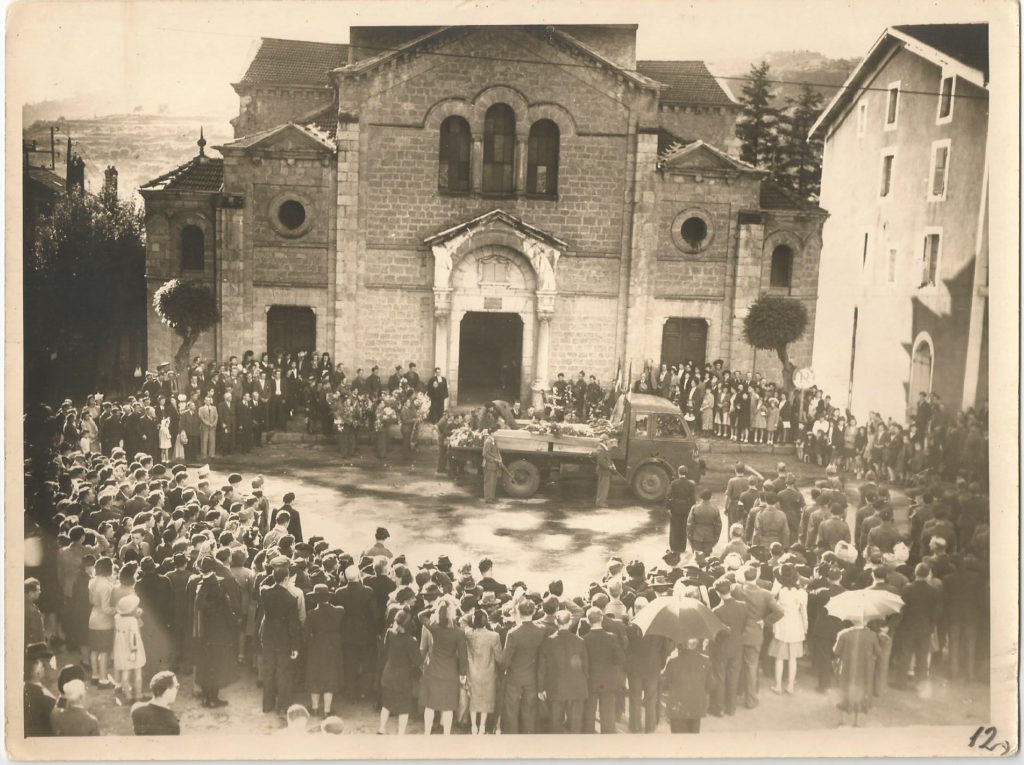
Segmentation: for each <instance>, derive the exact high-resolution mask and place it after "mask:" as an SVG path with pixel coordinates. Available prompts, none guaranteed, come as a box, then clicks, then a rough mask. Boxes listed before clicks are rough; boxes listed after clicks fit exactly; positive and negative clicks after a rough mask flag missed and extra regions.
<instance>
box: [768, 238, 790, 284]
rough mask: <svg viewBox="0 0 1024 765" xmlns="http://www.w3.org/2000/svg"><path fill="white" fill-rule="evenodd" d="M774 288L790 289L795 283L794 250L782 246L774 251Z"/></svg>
mask: <svg viewBox="0 0 1024 765" xmlns="http://www.w3.org/2000/svg"><path fill="white" fill-rule="evenodd" d="M769 283H770V284H771V286H772V287H783V288H785V289H789V288H790V286H791V285H792V283H793V250H792V249H790V248H789V246H788V245H785V244H780V245H779V246H778V247H776V248H775V249H774V250H773V251H772V274H771V281H770V282H769Z"/></svg>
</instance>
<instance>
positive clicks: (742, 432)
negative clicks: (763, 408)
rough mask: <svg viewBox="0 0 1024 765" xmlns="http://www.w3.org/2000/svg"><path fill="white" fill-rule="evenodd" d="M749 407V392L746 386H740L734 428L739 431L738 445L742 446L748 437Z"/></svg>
mask: <svg viewBox="0 0 1024 765" xmlns="http://www.w3.org/2000/svg"><path fill="white" fill-rule="evenodd" d="M750 407H751V401H750V390H749V389H748V388H747V386H746V385H741V386H740V389H739V392H738V394H737V402H736V426H737V429H738V430H739V433H738V435H739V440H740V443H743V444H745V443H747V439H748V438H749V437H750ZM734 435H735V434H734Z"/></svg>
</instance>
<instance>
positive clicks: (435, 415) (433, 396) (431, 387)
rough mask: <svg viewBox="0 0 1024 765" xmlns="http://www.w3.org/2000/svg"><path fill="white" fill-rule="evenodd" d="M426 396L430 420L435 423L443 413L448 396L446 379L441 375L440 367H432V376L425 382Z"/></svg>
mask: <svg viewBox="0 0 1024 765" xmlns="http://www.w3.org/2000/svg"><path fill="white" fill-rule="evenodd" d="M427 397H428V398H429V399H430V416H429V417H427V419H428V420H430V422H433V423H437V421H438V420H440V419H441V415H442V414H444V402H445V399H447V398H448V380H447V379H446V378H444V377H442V376H441V367H434V376H433V377H431V378H430V381H429V382H428V383H427Z"/></svg>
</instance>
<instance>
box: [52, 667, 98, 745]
mask: <svg viewBox="0 0 1024 765" xmlns="http://www.w3.org/2000/svg"><path fill="white" fill-rule="evenodd" d="M50 723H51V725H52V726H53V733H54V735H55V736H98V735H100V725H99V722H98V721H97V720H96V718H95V717H93V716H92V715H91V714H90V713H89V712H88V710H87V709H86V708H85V681H84V680H82V679H79V678H75V679H73V680H67V681H65V682H64V687H63V689H62V690H61V699H60V701H59V702H58V706H55V707H54V709H53V713H52V714H51V715H50Z"/></svg>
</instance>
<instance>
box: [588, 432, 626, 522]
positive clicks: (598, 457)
mask: <svg viewBox="0 0 1024 765" xmlns="http://www.w3.org/2000/svg"><path fill="white" fill-rule="evenodd" d="M590 457H591V459H593V460H594V462H595V463H597V496H596V497H595V499H594V507H608V490H609V489H610V488H611V484H612V475H617V476H619V478H622V479H623V480H625V478H624V476H623V475H622V473H620V472H619V470H618V468H616V467H615V462H613V461H612V454H611V439H610V438H609V437H608V436H601V441H600V442H599V443H598V445H597V448H596V449H595V450H594V451H593V452H591V454H590Z"/></svg>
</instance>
